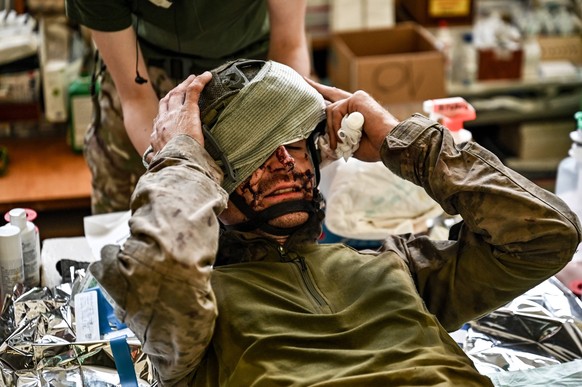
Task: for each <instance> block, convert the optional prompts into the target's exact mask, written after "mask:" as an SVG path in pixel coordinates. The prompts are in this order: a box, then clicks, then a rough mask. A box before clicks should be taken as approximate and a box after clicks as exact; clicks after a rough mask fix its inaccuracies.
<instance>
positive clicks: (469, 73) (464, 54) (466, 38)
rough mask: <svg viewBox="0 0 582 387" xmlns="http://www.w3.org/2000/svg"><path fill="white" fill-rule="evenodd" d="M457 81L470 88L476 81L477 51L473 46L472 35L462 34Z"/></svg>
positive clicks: (468, 33) (469, 33)
mask: <svg viewBox="0 0 582 387" xmlns="http://www.w3.org/2000/svg"><path fill="white" fill-rule="evenodd" d="M459 51H460V52H459V55H458V58H459V63H458V64H459V72H458V76H459V81H460V83H462V84H463V85H465V86H470V85H472V84H474V83H475V81H476V80H477V71H478V66H479V64H478V58H477V49H476V48H475V45H474V44H473V33H471V32H466V33H465V34H463V40H462V43H461V46H460V49H459Z"/></svg>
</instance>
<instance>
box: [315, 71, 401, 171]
mask: <svg viewBox="0 0 582 387" xmlns="http://www.w3.org/2000/svg"><path fill="white" fill-rule="evenodd" d="M306 80H307V82H308V83H309V84H310V85H311V86H313V87H314V88H315V89H316V90H317V91H318V92H319V93H320V94H321V95H322V96H323V98H325V99H326V100H327V101H329V102H330V104H329V105H328V106H327V108H326V110H327V131H328V133H329V137H330V146H331V147H332V149H335V147H336V145H337V142H338V141H340V140H339V138H338V135H337V131H338V129H339V128H340V127H341V121H342V118H343V117H344V116H345V115H346V114H349V113H353V112H360V113H362V115H363V116H364V127H363V131H362V138H361V139H360V144H359V147H358V149H357V150H356V152H355V153H354V156H355V157H356V158H358V159H360V160H362V161H380V147H381V146H382V142H383V141H384V139H385V138H386V136H387V135H388V133H390V131H391V130H392V129H393V128H394V127H395V126H396V125H397V124H398V120H397V119H396V118H395V117H394V116H393V115H392V114H390V113H389V112H388V111H387V110H386V109H384V108H383V107H382V106H381V105H380V104H379V103H378V102H377V101H376V100H375V99H374V98H372V97H371V96H370V95H369V94H368V93H366V92H364V91H361V90H359V91H356V92H355V93H353V94H352V93H349V92H347V91H345V90H341V89H338V88H335V87H329V86H326V85H322V84H320V83H317V82H314V81H312V80H310V79H307V78H306Z"/></svg>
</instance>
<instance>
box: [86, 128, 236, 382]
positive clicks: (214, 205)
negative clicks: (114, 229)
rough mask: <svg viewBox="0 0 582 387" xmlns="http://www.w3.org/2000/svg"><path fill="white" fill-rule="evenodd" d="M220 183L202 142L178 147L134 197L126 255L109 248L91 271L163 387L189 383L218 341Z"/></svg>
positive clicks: (175, 142) (152, 169)
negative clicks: (215, 281) (215, 287)
mask: <svg viewBox="0 0 582 387" xmlns="http://www.w3.org/2000/svg"><path fill="white" fill-rule="evenodd" d="M221 178H222V174H221V172H220V169H218V167H217V166H216V164H215V163H214V161H213V160H212V159H211V158H210V156H209V155H208V154H207V153H206V151H205V150H204V149H203V148H202V147H201V146H200V145H199V144H198V143H197V142H196V141H195V140H193V139H192V138H190V137H188V136H185V135H181V136H177V137H175V138H174V139H172V140H171V141H170V142H168V144H167V145H166V146H165V147H164V149H163V150H162V151H161V152H160V153H159V154H158V155H157V156H156V157H155V159H154V161H153V162H152V163H151V164H150V166H149V168H148V171H147V172H146V173H145V174H144V175H143V176H142V177H141V179H140V180H139V182H138V185H137V187H136V189H135V192H134V194H133V197H132V203H131V206H132V208H131V209H132V217H131V219H130V221H129V226H130V229H131V236H130V238H129V239H128V240H127V241H126V242H125V243H124V245H123V246H122V247H121V248H119V247H117V246H107V247H105V248H104V249H103V251H102V253H101V261H100V262H97V263H95V264H94V265H93V266H92V267H91V272H92V273H93V275H94V276H95V277H96V278H97V280H98V281H99V282H100V284H101V286H102V287H103V288H104V289H105V290H106V291H107V293H108V294H109V295H110V296H111V297H112V298H113V300H114V301H115V303H116V304H117V305H116V307H117V310H116V313H117V315H118V316H119V317H120V318H121V319H122V321H124V322H125V323H127V325H128V326H129V328H130V329H131V330H132V331H133V332H134V333H135V334H136V335H137V336H138V338H139V339H140V340H141V342H142V344H143V350H144V352H145V353H146V354H148V356H149V357H150V359H151V361H152V363H153V365H154V367H155V371H156V376H157V377H158V379H159V380H160V382H162V385H174V384H179V383H182V382H183V381H184V380H185V379H188V378H190V377H191V376H192V374H193V372H195V370H196V366H197V365H198V364H199V362H200V360H201V358H202V356H203V354H204V351H205V349H206V347H207V345H208V343H209V342H210V339H211V337H212V334H213V330H214V322H215V319H216V315H217V309H216V304H215V298H214V293H213V292H212V289H211V287H210V275H211V272H212V265H213V263H214V258H215V254H216V251H217V248H218V234H219V224H218V220H217V215H218V214H219V213H220V212H221V211H222V210H223V209H224V208H225V207H226V203H227V200H228V196H227V194H226V192H225V191H224V190H223V189H222V188H221V187H220V181H221Z"/></svg>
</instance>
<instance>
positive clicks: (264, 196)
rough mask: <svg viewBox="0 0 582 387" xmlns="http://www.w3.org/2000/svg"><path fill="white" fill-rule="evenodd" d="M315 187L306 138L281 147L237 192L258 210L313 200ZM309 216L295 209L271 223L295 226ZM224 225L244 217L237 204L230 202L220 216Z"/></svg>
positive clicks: (278, 225)
mask: <svg viewBox="0 0 582 387" xmlns="http://www.w3.org/2000/svg"><path fill="white" fill-rule="evenodd" d="M314 186H315V174H314V170H313V164H312V162H311V158H310V157H309V152H308V150H307V142H306V140H301V141H296V142H294V143H291V144H287V145H281V146H279V147H278V148H277V149H276V150H275V152H273V154H272V155H271V156H270V157H269V158H268V159H267V161H265V162H264V163H263V165H261V166H260V167H259V168H258V169H257V170H256V171H255V172H254V173H253V174H252V175H251V176H250V177H249V178H248V179H247V180H245V181H244V182H243V183H242V184H240V185H239V186H238V187H237V189H236V192H237V193H238V194H239V195H241V196H242V197H243V198H244V199H245V201H246V203H247V204H248V205H249V206H250V207H251V209H253V210H254V211H256V212H260V211H263V210H265V209H266V208H269V207H271V206H272V205H274V204H278V203H280V202H285V201H290V200H301V199H304V200H312V199H313V188H314ZM308 217H309V215H308V214H307V213H306V212H295V213H290V214H286V215H282V216H279V217H277V218H275V219H273V220H271V221H270V222H269V223H270V224H272V225H274V226H277V227H292V226H295V225H299V224H303V223H304V222H305V221H306V220H307V218H308ZM220 218H221V220H222V221H223V222H224V223H225V224H236V223H240V222H242V221H244V220H245V217H244V216H243V215H242V213H240V211H238V209H236V207H235V206H234V205H229V207H228V209H227V210H225V211H224V212H223V213H222V214H221V216H220Z"/></svg>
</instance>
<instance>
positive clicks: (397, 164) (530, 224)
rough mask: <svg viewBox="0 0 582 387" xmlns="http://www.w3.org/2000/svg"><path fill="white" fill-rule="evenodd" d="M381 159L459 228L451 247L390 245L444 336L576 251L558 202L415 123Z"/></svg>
mask: <svg viewBox="0 0 582 387" xmlns="http://www.w3.org/2000/svg"><path fill="white" fill-rule="evenodd" d="M381 153H382V160H383V162H384V164H385V165H386V166H387V167H388V168H390V170H392V171H393V172H394V173H396V174H398V175H399V176H401V177H403V178H405V179H407V180H410V181H412V182H413V183H415V184H417V185H420V186H422V187H424V189H425V190H426V192H427V193H428V194H429V195H430V196H431V197H432V198H433V199H435V200H436V201H437V202H438V203H440V204H441V206H442V207H443V209H444V210H445V211H446V212H447V213H449V214H460V215H461V216H462V218H463V220H464V222H463V226H462V228H461V231H460V234H459V237H458V240H457V241H436V242H435V241H430V240H429V239H428V238H425V237H413V236H410V237H408V238H403V239H396V240H394V241H393V242H391V243H395V244H400V245H399V246H388V249H390V250H394V251H401V252H403V253H402V254H403V255H404V256H403V258H404V259H405V260H407V261H408V263H409V267H410V268H411V271H412V274H413V276H414V279H415V280H416V284H417V286H418V289H419V292H420V294H421V296H422V297H423V299H424V300H425V303H426V305H427V307H428V309H429V310H430V311H431V312H432V313H434V314H435V315H436V316H437V317H438V318H439V320H440V321H441V323H442V324H443V325H444V326H445V328H447V329H449V330H453V329H456V328H458V327H459V326H460V325H461V324H463V323H464V322H466V321H468V320H470V319H473V318H476V317H479V316H480V315H483V314H485V313H487V312H489V311H491V310H493V309H495V308H497V307H499V306H502V305H503V304H504V303H506V302H508V301H510V300H512V299H513V298H515V297H516V296H518V295H520V294H522V293H523V292H525V291H526V290H528V289H530V288H532V287H533V286H535V285H537V284H538V283H540V282H542V281H543V280H545V279H547V278H549V277H550V276H552V275H553V274H555V273H556V272H557V271H559V270H560V269H561V268H562V267H563V266H564V265H565V264H566V263H567V262H568V261H569V260H570V259H571V258H572V256H573V253H574V251H575V249H576V246H577V245H578V244H579V243H580V237H581V231H580V229H581V228H580V223H579V221H578V219H577V217H576V215H574V214H573V213H572V212H571V211H570V210H569V209H568V207H567V206H566V205H565V204H564V203H563V202H562V201H561V200H560V199H559V198H558V197H556V196H555V195H553V194H552V193H550V192H548V191H546V190H544V189H542V188H540V187H539V186H537V185H536V184H534V183H532V182H531V181H529V180H527V179H526V178H524V177H523V176H521V175H519V174H518V173H516V172H515V171H512V170H511V169H509V168H507V167H506V166H504V165H503V164H502V163H501V162H500V161H499V160H498V159H497V157H495V156H494V155H493V154H492V153H490V152H489V151H487V150H486V149H484V148H483V147H481V146H479V145H478V144H477V143H475V142H469V143H468V144H466V145H465V146H463V147H456V146H455V145H454V144H453V140H452V137H451V135H450V133H449V132H448V130H447V129H446V128H444V127H443V126H441V125H439V124H438V123H436V122H434V121H431V120H429V119H427V118H425V117H423V116H421V115H414V116H412V117H411V118H409V119H407V120H405V121H403V122H401V123H400V124H399V125H398V126H397V127H395V128H394V129H393V130H392V131H391V133H390V134H389V135H388V136H387V138H386V141H384V144H383V145H382V149H381Z"/></svg>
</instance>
